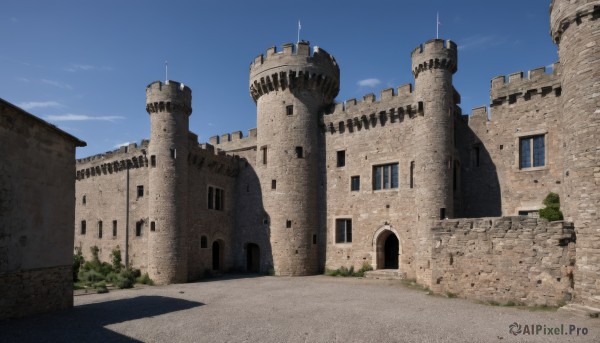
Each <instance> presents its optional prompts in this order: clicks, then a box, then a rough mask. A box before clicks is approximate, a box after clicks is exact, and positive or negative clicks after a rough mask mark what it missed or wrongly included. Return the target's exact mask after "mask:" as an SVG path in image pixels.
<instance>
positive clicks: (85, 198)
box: [81, 195, 87, 205]
mask: <svg viewBox="0 0 600 343" xmlns="http://www.w3.org/2000/svg"><path fill="white" fill-rule="evenodd" d="M81 203H82V204H83V205H85V204H87V197H86V196H85V195H84V196H83V198H82V199H81Z"/></svg>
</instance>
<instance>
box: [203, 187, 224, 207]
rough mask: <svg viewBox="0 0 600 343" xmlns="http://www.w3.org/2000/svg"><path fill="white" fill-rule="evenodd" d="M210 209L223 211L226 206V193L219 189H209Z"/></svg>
mask: <svg viewBox="0 0 600 343" xmlns="http://www.w3.org/2000/svg"><path fill="white" fill-rule="evenodd" d="M207 201H208V209H209V210H213V209H214V210H217V211H223V209H224V204H225V191H224V190H223V189H221V188H217V187H208V199H207Z"/></svg>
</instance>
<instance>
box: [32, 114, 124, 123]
mask: <svg viewBox="0 0 600 343" xmlns="http://www.w3.org/2000/svg"><path fill="white" fill-rule="evenodd" d="M44 119H46V120H49V121H91V120H96V121H110V122H114V121H116V120H120V119H125V117H121V116H97V117H95V116H88V115H86V114H73V113H67V114H60V115H48V116H46V117H45V118H44Z"/></svg>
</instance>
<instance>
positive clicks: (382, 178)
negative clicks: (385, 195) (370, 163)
mask: <svg viewBox="0 0 600 343" xmlns="http://www.w3.org/2000/svg"><path fill="white" fill-rule="evenodd" d="M392 188H398V163H391V164H384V165H381V166H374V167H373V189H374V190H379V189H392Z"/></svg>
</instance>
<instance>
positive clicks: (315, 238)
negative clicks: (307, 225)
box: [312, 235, 317, 244]
mask: <svg viewBox="0 0 600 343" xmlns="http://www.w3.org/2000/svg"><path fill="white" fill-rule="evenodd" d="M312 238H313V244H317V235H313V237H312Z"/></svg>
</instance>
